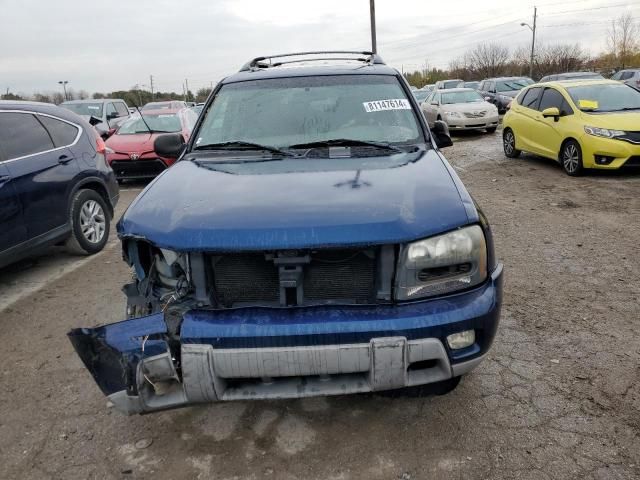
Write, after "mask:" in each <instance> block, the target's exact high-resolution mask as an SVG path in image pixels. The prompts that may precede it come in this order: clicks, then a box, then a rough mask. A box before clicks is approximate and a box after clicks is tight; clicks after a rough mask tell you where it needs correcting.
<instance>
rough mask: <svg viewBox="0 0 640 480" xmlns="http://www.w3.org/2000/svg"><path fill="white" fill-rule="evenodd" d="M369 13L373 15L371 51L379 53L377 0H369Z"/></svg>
mask: <svg viewBox="0 0 640 480" xmlns="http://www.w3.org/2000/svg"><path fill="white" fill-rule="evenodd" d="M369 15H370V17H371V51H372V52H373V53H378V46H377V42H376V0H369Z"/></svg>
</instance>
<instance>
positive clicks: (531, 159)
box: [517, 152, 640, 179]
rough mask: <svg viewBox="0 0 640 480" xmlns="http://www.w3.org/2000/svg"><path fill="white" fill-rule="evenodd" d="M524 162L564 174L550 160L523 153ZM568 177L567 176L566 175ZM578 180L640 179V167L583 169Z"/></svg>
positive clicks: (557, 164)
mask: <svg viewBox="0 0 640 480" xmlns="http://www.w3.org/2000/svg"><path fill="white" fill-rule="evenodd" d="M517 160H521V161H522V160H524V161H526V162H527V163H529V164H530V165H531V166H536V167H544V168H549V169H554V170H558V171H559V172H560V173H563V174H564V171H563V170H562V166H561V165H560V163H559V162H556V161H553V160H551V159H550V158H545V157H540V156H538V155H535V154H533V153H528V152H523V153H522V155H521V156H520V158H519V159H517ZM567 176H568V175H567ZM580 178H594V179H596V178H598V179H600V178H602V179H607V178H621V179H626V178H629V179H640V167H627V168H619V169H617V170H598V169H594V168H589V169H585V170H584V171H583V173H582V175H581V176H580Z"/></svg>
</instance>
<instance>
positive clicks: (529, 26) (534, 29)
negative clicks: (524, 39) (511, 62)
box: [520, 7, 538, 78]
mask: <svg viewBox="0 0 640 480" xmlns="http://www.w3.org/2000/svg"><path fill="white" fill-rule="evenodd" d="M537 17H538V9H537V8H536V7H533V27H532V26H531V25H529V24H528V23H525V22H522V23H521V24H520V26H521V27H528V28H529V30H531V33H532V34H533V38H532V39H531V58H530V59H529V78H533V52H534V50H535V47H536V19H537Z"/></svg>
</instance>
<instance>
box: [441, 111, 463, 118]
mask: <svg viewBox="0 0 640 480" xmlns="http://www.w3.org/2000/svg"><path fill="white" fill-rule="evenodd" d="M444 114H445V115H446V116H447V117H451V118H459V117H460V113H459V112H444Z"/></svg>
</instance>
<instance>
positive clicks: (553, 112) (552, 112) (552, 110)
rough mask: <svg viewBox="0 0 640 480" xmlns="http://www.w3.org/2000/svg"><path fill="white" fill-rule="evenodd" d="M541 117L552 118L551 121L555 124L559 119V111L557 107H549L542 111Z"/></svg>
mask: <svg viewBox="0 0 640 480" xmlns="http://www.w3.org/2000/svg"><path fill="white" fill-rule="evenodd" d="M542 116H543V117H544V118H549V117H553V121H554V122H557V121H558V119H559V118H560V110H558V107H549V108H545V109H544V110H543V111H542Z"/></svg>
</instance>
